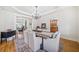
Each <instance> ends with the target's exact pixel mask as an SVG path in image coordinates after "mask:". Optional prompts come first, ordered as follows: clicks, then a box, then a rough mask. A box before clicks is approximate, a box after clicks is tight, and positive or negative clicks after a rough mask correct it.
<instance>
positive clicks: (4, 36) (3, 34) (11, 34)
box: [1, 30, 16, 43]
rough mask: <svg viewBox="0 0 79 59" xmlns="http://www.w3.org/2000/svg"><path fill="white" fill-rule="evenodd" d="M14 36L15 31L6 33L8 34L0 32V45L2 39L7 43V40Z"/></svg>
mask: <svg viewBox="0 0 79 59" xmlns="http://www.w3.org/2000/svg"><path fill="white" fill-rule="evenodd" d="M14 35H16V30H13V31H8V32H1V43H2V38H5V40H6V42H7V38H9V37H12V36H14Z"/></svg>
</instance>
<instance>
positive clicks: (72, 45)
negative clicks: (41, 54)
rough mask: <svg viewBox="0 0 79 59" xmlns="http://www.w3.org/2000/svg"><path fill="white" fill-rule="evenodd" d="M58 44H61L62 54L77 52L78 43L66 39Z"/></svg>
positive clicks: (78, 49) (78, 50) (78, 48)
mask: <svg viewBox="0 0 79 59" xmlns="http://www.w3.org/2000/svg"><path fill="white" fill-rule="evenodd" d="M60 42H61V44H63V47H64V48H63V50H64V52H79V42H76V41H71V40H67V39H61V40H60Z"/></svg>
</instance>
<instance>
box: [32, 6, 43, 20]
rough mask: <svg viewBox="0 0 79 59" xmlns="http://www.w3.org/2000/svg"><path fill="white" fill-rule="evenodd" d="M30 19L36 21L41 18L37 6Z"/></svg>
mask: <svg viewBox="0 0 79 59" xmlns="http://www.w3.org/2000/svg"><path fill="white" fill-rule="evenodd" d="M32 17H33V18H34V19H36V20H37V19H39V18H41V16H40V15H39V13H38V6H35V13H34V15H32Z"/></svg>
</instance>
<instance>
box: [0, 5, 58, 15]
mask: <svg viewBox="0 0 79 59" xmlns="http://www.w3.org/2000/svg"><path fill="white" fill-rule="evenodd" d="M57 8H59V7H58V6H38V9H37V10H38V13H39V15H45V14H47V13H49V12H53V11H54V10H56V9H57ZM0 9H2V10H6V11H9V12H13V13H19V14H23V15H27V16H32V15H33V14H34V12H35V6H0Z"/></svg>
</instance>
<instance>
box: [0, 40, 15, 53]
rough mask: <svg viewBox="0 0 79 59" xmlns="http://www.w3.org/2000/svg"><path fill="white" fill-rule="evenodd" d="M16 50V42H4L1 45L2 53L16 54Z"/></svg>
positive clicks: (0, 50)
mask: <svg viewBox="0 0 79 59" xmlns="http://www.w3.org/2000/svg"><path fill="white" fill-rule="evenodd" d="M15 51H16V48H15V41H14V40H12V41H8V42H7V43H6V41H4V42H2V44H1V43H0V52H15Z"/></svg>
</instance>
